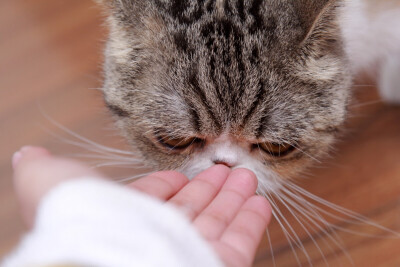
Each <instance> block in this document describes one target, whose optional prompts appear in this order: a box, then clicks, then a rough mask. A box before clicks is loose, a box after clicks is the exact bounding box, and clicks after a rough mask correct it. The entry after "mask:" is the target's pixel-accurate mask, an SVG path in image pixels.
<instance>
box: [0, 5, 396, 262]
mask: <svg viewBox="0 0 400 267" xmlns="http://www.w3.org/2000/svg"><path fill="white" fill-rule="evenodd" d="M103 19H104V17H103V16H102V12H101V10H100V9H99V8H98V7H97V6H96V5H95V4H94V3H93V2H92V1H91V0H1V1H0V144H1V146H0V258H2V257H3V256H4V255H6V254H7V253H9V252H10V250H11V249H12V248H13V247H14V246H15V245H16V244H17V242H18V240H19V238H20V237H21V236H22V234H23V233H24V226H23V224H22V222H21V220H20V218H19V215H18V204H17V202H16V199H15V196H14V193H13V189H12V179H11V178H12V169H11V164H10V160H11V156H12V154H13V153H14V152H15V151H16V150H18V149H19V148H20V147H21V146H23V145H27V144H30V145H40V146H44V147H46V148H48V149H49V150H51V151H52V152H53V153H55V154H60V155H64V156H74V155H76V154H78V153H85V152H86V151H85V149H83V148H79V147H76V146H74V145H72V144H69V143H68V140H70V141H71V140H75V141H77V140H76V139H74V137H73V136H71V135H70V134H68V133H66V132H65V131H64V130H62V129H60V128H59V127H58V126H56V125H55V123H54V121H56V122H57V123H59V124H61V125H63V126H64V127H67V128H68V129H70V130H72V131H74V132H76V133H78V134H79V135H81V136H84V137H86V138H88V139H90V140H93V141H95V142H98V143H101V144H103V145H107V146H111V147H116V148H123V149H128V147H127V146H126V144H125V143H124V141H123V140H122V139H121V138H120V137H119V136H118V132H117V131H115V129H114V127H113V123H112V120H111V117H110V116H109V114H108V112H107V111H106V109H105V108H104V105H103V102H102V95H101V92H100V91H99V90H98V88H99V87H101V80H102V71H101V68H102V67H101V64H102V49H103V45H104V42H105V40H106V36H107V32H106V29H105V28H104V23H103ZM354 89H355V101H354V103H353V104H352V106H351V114H352V116H351V118H350V120H349V122H348V123H347V125H346V128H347V131H346V133H345V135H344V136H343V137H342V139H341V141H340V142H338V144H337V145H336V146H335V149H334V151H333V153H332V157H331V158H327V159H325V160H324V162H323V163H322V164H319V165H318V166H316V167H315V168H314V169H311V170H310V171H309V172H308V173H307V175H304V177H303V176H302V177H299V178H298V179H297V183H298V184H299V185H301V186H302V187H304V188H305V189H306V190H308V191H310V192H312V193H313V194H315V195H317V196H320V197H322V198H324V199H326V200H328V201H330V202H333V203H336V204H338V205H340V206H343V207H346V208H348V209H350V210H353V211H356V212H358V213H360V214H362V215H364V216H366V217H368V218H369V219H371V220H373V221H376V222H377V223H379V224H381V225H383V226H385V227H387V228H390V229H392V230H394V231H397V232H400V106H389V105H386V104H384V103H382V102H381V101H380V100H379V97H378V95H377V92H376V88H375V87H374V86H373V82H371V81H370V80H368V79H359V80H358V81H357V82H356V86H355V88H354ZM52 120H54V121H52ZM90 163H91V164H93V162H92V161H91V162H90ZM102 170H103V171H104V172H106V173H107V174H108V175H110V176H112V177H113V178H123V177H129V176H130V175H134V174H135V173H136V172H137V171H135V170H132V169H121V168H113V169H102ZM283 212H286V213H285V216H286V215H287V218H288V222H289V223H291V224H293V228H294V230H295V231H296V232H297V233H298V235H299V239H300V240H301V243H302V244H303V246H304V249H305V250H306V251H307V254H308V255H309V258H310V259H312V262H313V265H314V266H326V265H327V264H329V265H332V266H367V267H368V266H400V239H398V238H397V239H396V238H393V236H391V235H388V234H387V233H385V232H382V231H378V230H377V229H375V228H373V227H368V226H366V225H354V224H352V223H350V222H349V221H343V220H338V219H332V220H331V223H332V224H333V225H335V226H336V227H338V228H339V227H340V228H343V229H345V231H338V232H337V235H338V237H340V238H341V239H342V241H343V242H342V243H341V245H340V246H343V247H344V248H345V250H346V252H347V253H348V254H349V255H350V256H351V258H352V261H353V263H352V262H351V261H350V260H349V259H348V257H346V255H345V253H343V252H342V251H341V249H340V248H339V247H340V246H339V245H338V244H334V243H332V242H331V241H330V239H329V238H327V237H326V236H324V233H323V232H324V230H318V231H316V232H312V233H311V234H312V237H310V236H309V235H308V234H307V233H306V232H305V231H304V230H303V229H302V227H301V226H300V225H298V224H296V220H295V218H293V217H292V216H291V215H290V213H289V212H287V211H283ZM325 230H327V229H325ZM327 231H328V230H327ZM349 231H353V232H357V233H361V235H359V234H350V233H346V232H349ZM269 232H270V235H271V242H272V247H273V254H274V261H275V263H276V265H277V266H296V265H298V262H297V260H296V256H295V255H296V254H297V256H298V261H299V262H300V263H301V264H303V265H309V264H308V259H307V256H306V255H305V253H304V252H302V248H301V246H300V247H298V246H296V245H293V248H292V247H291V246H290V245H288V242H287V240H286V238H285V236H284V235H283V234H282V231H281V230H280V227H279V224H278V223H276V222H275V221H274V222H272V224H271V226H270V228H269ZM364 233H368V234H372V235H374V236H377V235H384V237H381V238H373V237H369V236H365V235H364ZM313 240H314V241H315V243H317V244H318V246H319V247H320V248H318V247H317V246H316V245H315V243H314V241H313ZM292 250H294V251H295V253H294V252H293V251H292ZM321 252H322V253H321ZM322 254H323V255H322ZM272 265H273V260H272V253H271V250H270V248H269V242H268V239H267V238H265V239H264V240H263V242H262V244H261V246H260V249H259V251H258V254H257V258H256V262H255V266H272Z"/></svg>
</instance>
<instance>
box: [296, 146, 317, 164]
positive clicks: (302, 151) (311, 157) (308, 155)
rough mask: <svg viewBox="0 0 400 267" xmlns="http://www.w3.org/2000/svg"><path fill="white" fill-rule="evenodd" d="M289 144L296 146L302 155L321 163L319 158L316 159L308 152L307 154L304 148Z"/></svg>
mask: <svg viewBox="0 0 400 267" xmlns="http://www.w3.org/2000/svg"><path fill="white" fill-rule="evenodd" d="M291 146H293V147H294V148H296V149H297V150H299V151H300V152H301V153H303V154H304V155H306V156H307V157H309V158H310V159H312V160H314V161H315V162H317V163H321V161H320V160H318V159H317V158H315V157H313V156H311V155H310V154H308V153H307V152H305V151H304V150H302V149H301V148H300V147H299V146H296V145H293V144H291Z"/></svg>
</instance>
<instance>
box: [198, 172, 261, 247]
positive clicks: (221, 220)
mask: <svg viewBox="0 0 400 267" xmlns="http://www.w3.org/2000/svg"><path fill="white" fill-rule="evenodd" d="M256 189H257V178H256V176H255V174H254V173H253V172H251V171H249V170H246V169H236V170H234V171H233V172H232V173H231V174H230V175H229V177H228V179H227V181H226V183H225V185H224V186H223V187H222V189H221V191H220V192H219V194H218V195H217V196H216V198H215V199H214V200H213V202H212V203H211V204H210V205H209V206H208V207H207V208H206V209H205V210H204V211H203V212H202V213H201V214H200V215H199V216H198V217H197V218H196V219H195V220H194V222H193V224H194V226H195V227H197V228H198V229H199V231H200V233H201V234H202V235H203V236H204V237H205V238H206V239H209V240H213V239H217V238H219V237H220V236H221V234H222V233H223V232H224V230H225V229H226V227H227V226H228V225H229V224H230V223H231V221H232V220H233V218H234V217H235V216H236V214H237V212H238V211H239V209H240V208H241V206H242V205H243V203H245V202H246V200H247V199H248V198H249V197H251V196H253V195H254V194H255V192H256Z"/></svg>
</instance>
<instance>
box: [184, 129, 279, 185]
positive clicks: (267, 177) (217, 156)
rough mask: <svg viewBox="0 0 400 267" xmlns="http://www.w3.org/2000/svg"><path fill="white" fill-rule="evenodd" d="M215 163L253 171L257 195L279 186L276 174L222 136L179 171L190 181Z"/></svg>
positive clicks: (195, 155) (194, 156)
mask: <svg viewBox="0 0 400 267" xmlns="http://www.w3.org/2000/svg"><path fill="white" fill-rule="evenodd" d="M215 161H223V162H226V163H228V164H229V165H231V166H232V169H237V168H246V169H249V170H251V171H253V172H254V173H255V174H256V176H257V179H258V192H259V193H262V192H268V191H276V190H277V189H278V188H279V186H280V181H279V178H278V175H277V174H276V173H274V172H273V171H272V170H269V169H268V168H267V167H266V166H265V165H264V164H263V163H262V162H261V161H260V160H259V159H257V158H256V157H254V156H252V155H251V154H250V151H249V150H248V149H245V148H243V147H241V146H239V145H238V144H237V143H235V142H233V141H231V140H230V139H229V138H228V137H224V136H222V137H220V138H218V139H216V140H215V141H214V142H213V143H212V144H209V145H207V146H206V148H205V150H204V151H202V152H200V153H196V154H194V155H193V156H192V159H191V160H190V161H188V162H187V164H186V165H185V167H183V168H182V169H181V170H180V171H182V172H183V173H184V174H185V175H186V176H187V177H189V178H190V179H192V178H194V177H195V176H196V175H197V174H199V173H200V172H202V171H204V170H206V169H207V168H209V167H211V166H213V165H215Z"/></svg>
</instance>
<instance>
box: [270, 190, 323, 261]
mask: <svg viewBox="0 0 400 267" xmlns="http://www.w3.org/2000/svg"><path fill="white" fill-rule="evenodd" d="M274 196H275V197H276V198H277V199H278V200H279V201H280V202H281V203H282V204H283V205H284V206H285V207H286V209H287V210H288V211H289V212H290V214H291V215H292V216H293V218H294V219H295V220H296V221H297V223H298V224H299V225H300V226H301V228H302V229H303V230H304V231H305V232H306V234H307V235H308V236H309V238H310V240H311V241H312V242H313V244H314V246H315V247H316V248H317V250H318V252H319V253H320V254H321V256H322V258H323V260H324V262H325V264H326V265H327V266H329V264H328V262H327V260H326V257H325V254H324V253H323V252H322V250H321V247H320V246H319V245H318V243H317V242H316V241H315V239H314V237H313V235H312V234H311V233H310V231H309V230H308V229H307V227H305V225H304V224H308V223H307V222H305V221H303V222H302V221H301V220H300V219H299V217H298V216H297V215H296V214H295V212H294V211H293V210H292V208H290V207H289V205H288V204H286V201H285V200H284V199H283V198H282V197H281V196H280V194H278V193H274Z"/></svg>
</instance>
